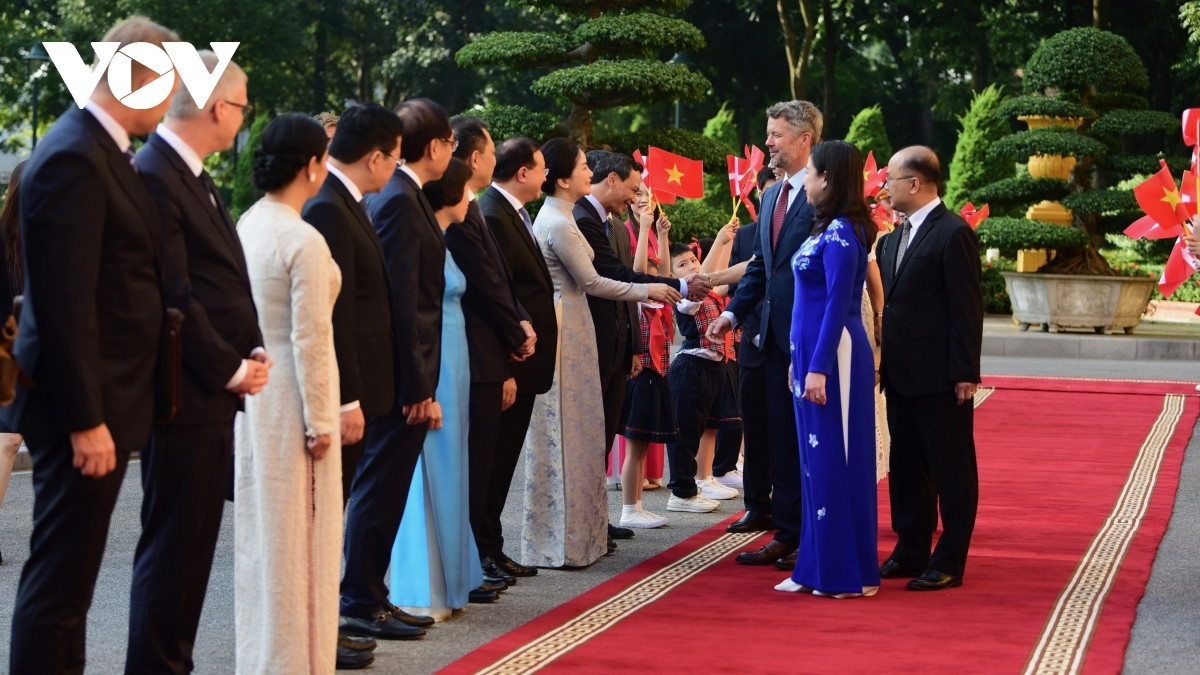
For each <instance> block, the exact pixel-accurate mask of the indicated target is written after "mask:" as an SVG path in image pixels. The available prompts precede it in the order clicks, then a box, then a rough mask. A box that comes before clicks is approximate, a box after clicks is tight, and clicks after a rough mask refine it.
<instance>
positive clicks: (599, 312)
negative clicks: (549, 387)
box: [574, 150, 712, 549]
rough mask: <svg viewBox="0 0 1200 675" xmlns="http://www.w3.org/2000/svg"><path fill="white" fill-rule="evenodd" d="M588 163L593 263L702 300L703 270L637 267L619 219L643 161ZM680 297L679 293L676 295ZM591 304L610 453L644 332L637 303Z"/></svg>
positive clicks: (586, 199) (595, 157)
mask: <svg viewBox="0 0 1200 675" xmlns="http://www.w3.org/2000/svg"><path fill="white" fill-rule="evenodd" d="M587 162H588V168H590V169H591V170H592V193H591V194H590V195H585V196H583V197H581V198H580V199H579V201H577V202H575V211H574V215H575V222H576V224H578V225H579V231H580V232H582V233H583V237H584V239H586V240H587V242H588V244H589V245H591V247H592V250H593V253H594V255H595V258H594V259H593V260H592V264H593V265H594V266H595V268H596V272H597V273H598V274H600V276H604V277H608V278H610V279H616V280H617V281H626V282H633V283H639V284H650V283H660V284H667V285H669V286H673V287H675V288H678V289H679V292H680V294H681V296H680V297H682V296H683V295H689V296H690V297H691V299H693V300H699V299H702V298H703V297H704V296H705V295H706V294H707V293H708V291H710V290H712V284H710V283H708V282H707V281H705V280H704V279H703V278H702V277H700V276H699V275H694V274H693V275H690V276H688V277H687V278H686V279H675V278H668V277H656V276H653V275H649V274H639V273H637V272H634V271H633V269H632V268H633V255H632V254H631V253H630V251H631V246H630V242H629V230H628V229H626V227H625V224H624V223H623V222H621V221H620V220H618V219H616V218H611V217H610V216H618V217H619V215H620V214H621V213H624V211H625V210H626V209H627V208H629V206H630V205H631V204H633V203H634V202H635V201H637V191H638V187H639V186H640V185H641V184H642V166H641V165H640V164H638V163H637V162H635V161H633V158H632V157H629V156H628V155H621V154H617V153H615V152H609V151H607V150H592V151H591V152H589V153H587ZM676 300H678V298H677V299H676ZM588 308H589V309H590V310H591V311H592V322H593V323H594V324H595V327H596V353H597V355H598V356H599V359H600V397H601V399H602V400H603V403H604V452H605V456H606V457H607V456H608V452H609V450H610V449H611V448H612V444H613V441H614V440H615V439H616V436H617V427H618V426H619V425H620V423H621V408H622V406H623V405H624V404H625V381H626V379H628V377H629V376H630V372H631V371H632V369H633V367H634V365H633V364H634V362H636V361H637V354H638V353H640V352H641V341H642V332H641V329H640V328H639V326H638V309H637V303H636V302H617V301H614V300H606V299H604V298H597V297H593V296H591V295H589V296H588ZM608 536H609V539H610V545H609V548H610V549H612V548H613V546H612V542H611V540H612V539H629V538H631V537H633V530H631V529H629V528H627V527H614V526H613V525H611V524H610V525H609V526H608Z"/></svg>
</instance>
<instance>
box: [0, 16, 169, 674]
mask: <svg viewBox="0 0 1200 675" xmlns="http://www.w3.org/2000/svg"><path fill="white" fill-rule="evenodd" d="M178 40H179V36H177V35H175V33H174V32H172V31H170V30H168V29H166V28H163V27H162V26H159V25H157V24H155V23H153V22H151V21H148V20H145V19H130V20H127V21H125V22H122V23H120V24H118V25H117V26H116V27H114V28H113V29H112V30H110V31H109V32H108V34H107V35H105V36H104V38H103V41H104V42H120V43H122V44H129V43H132V42H150V43H153V44H156V45H160V46H161V44H162V43H163V42H164V41H178ZM131 71H132V72H131V84H132V87H133V89H134V90H135V91H136V90H137V89H139V88H140V87H143V86H145V85H147V84H149V83H151V82H153V81H155V80H157V79H158V78H159V77H160V75H159V74H158V73H156V72H154V71H152V70H150V69H148V68H146V67H144V66H142V65H141V64H140V63H138V62H137V61H134V62H133V64H132V66H131ZM171 77H174V76H173V75H171ZM177 84H178V82H176V83H175V84H174V85H173V87H172V91H171V93H172V94H173V93H174V86H177ZM169 104H170V96H168V97H167V98H165V99H164V100H163V102H162V103H161V104H159V105H157V106H155V107H153V108H149V109H146V110H137V109H134V108H128V107H126V106H125V105H124V104H123V103H121V101H120V100H119V99H118V98H117V97H116V96H115V95H114V94H113V92H112V91H111V90H110V89H109V86H108V81H107V78H103V77H102V78H101V79H100V82H99V84H98V86H97V87H96V90H95V91H94V92H93V93H92V96H91V98H90V100H89V101H88V102H87V104H86V106H85V107H84V109H82V110H80V109H75V108H72V109H71V110H69V111H67V112H66V113H65V114H64V115H63V116H62V117H61V118H60V119H59V120H58V122H57V123H55V125H54V128H52V129H51V130H50V132H49V133H48V134H46V137H45V138H44V139H43V140H42V142H41V143H40V144H39V145H38V148H37V151H35V152H34V153H33V157H32V159H30V160H29V164H28V165H27V167H26V171H25V175H24V179H23V180H22V181H21V197H20V199H21V240H22V241H21V244H22V251H23V255H24V262H25V266H24V267H25V304H24V305H23V306H22V308H21V321H20V323H21V333H20V336H19V337H18V338H17V343H16V348H15V351H16V354H17V363H18V365H20V367H21V370H23V371H24V372H26V373H28V374H29V375H30V377H32V379H33V380H34V382H35V383H36V386H35V387H33V388H32V389H29V390H25V389H20V391H19V393H18V399H17V401H16V402H14V403H13V405H11V406H9V407H7V408H5V409H4V410H3V412H2V413H0V415H2V417H3V424H4V427H5V428H6V429H8V430H13V431H19V432H20V433H22V434H24V436H25V444H26V445H27V446H28V448H29V452H30V455H32V457H33V463H34V475H33V489H34V519H33V533H32V535H31V536H30V547H29V548H30V550H29V559H28V560H27V561H26V562H25V567H24V568H23V569H22V570H21V581H20V585H19V587H18V589H17V599H16V608H15V609H14V611H13V628H12V647H11V651H10V652H9V655H10V656H9V658H10V660H9V670H10V672H12V673H77V672H83V669H84V665H85V656H86V654H85V652H86V650H85V627H86V625H87V612H88V607H90V606H91V603H92V592H93V589H94V588H95V584H96V575H97V574H98V572H99V570H100V560H101V557H102V556H103V554H104V544H105V540H106V538H107V535H108V525H109V518H110V517H111V515H112V510H113V505H114V504H115V503H116V500H117V494H118V492H119V491H120V488H121V480H122V479H123V478H124V476H125V468H126V466H127V464H128V461H129V455H130V453H131V452H133V451H134V450H141V449H142V448H143V447H145V445H146V441H147V440H149V438H150V428H151V426H152V423H153V418H154V365H155V360H156V358H157V355H158V342H159V336H160V333H161V331H162V326H163V292H162V284H161V283H160V280H159V273H158V270H159V266H160V262H161V250H162V230H161V226H160V225H159V221H158V212H157V210H156V209H155V206H154V200H153V199H152V198H151V197H150V193H149V192H148V191H147V190H146V186H145V184H144V183H143V182H142V180H141V178H139V177H138V175H137V173H135V171H134V168H133V166H132V164H131V161H130V160H131V158H132V155H133V153H132V152H131V151H130V147H129V145H130V142H129V137H130V135H141V134H148V133H150V132H151V131H153V130H154V126H155V125H156V124H157V123H158V121H159V120H160V119H161V118H162V115H163V113H164V112H166V109H167V106H168V105H169Z"/></svg>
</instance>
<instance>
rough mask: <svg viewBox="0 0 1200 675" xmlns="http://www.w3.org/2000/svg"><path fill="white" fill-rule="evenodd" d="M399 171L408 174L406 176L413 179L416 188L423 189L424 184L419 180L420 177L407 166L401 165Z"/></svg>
mask: <svg viewBox="0 0 1200 675" xmlns="http://www.w3.org/2000/svg"><path fill="white" fill-rule="evenodd" d="M400 170H401V171H403V172H404V173H406V174H408V176H409V177H410V178H412V179H413V182H414V183H416V184H417V187H419V188H421V187H425V183H424V182H423V181H422V180H421V177H420V176H418V175H417V172H415V171H413V170H412V169H410V168H409V166H408V165H407V164H401V165H400Z"/></svg>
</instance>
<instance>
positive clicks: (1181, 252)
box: [1158, 237, 1196, 298]
mask: <svg viewBox="0 0 1200 675" xmlns="http://www.w3.org/2000/svg"><path fill="white" fill-rule="evenodd" d="M1195 271H1196V259H1195V258H1193V257H1192V254H1191V252H1190V251H1188V248H1187V245H1186V244H1184V243H1183V237H1180V238H1178V239H1176V240H1175V248H1174V249H1172V250H1171V255H1170V257H1169V258H1167V265H1166V267H1163V272H1162V276H1161V277H1159V279H1158V290H1159V291H1160V292H1161V293H1162V294H1163V297H1164V298H1168V297H1170V296H1171V294H1172V293H1174V292H1175V289H1177V288H1179V287H1180V286H1182V285H1183V282H1185V281H1187V279H1188V277H1190V276H1192V273H1193V272H1195Z"/></svg>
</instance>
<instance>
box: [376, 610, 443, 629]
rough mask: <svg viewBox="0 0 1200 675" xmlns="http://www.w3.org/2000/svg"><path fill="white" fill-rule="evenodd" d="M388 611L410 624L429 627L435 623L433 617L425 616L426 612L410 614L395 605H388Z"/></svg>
mask: <svg viewBox="0 0 1200 675" xmlns="http://www.w3.org/2000/svg"><path fill="white" fill-rule="evenodd" d="M387 609H388V613H389V614H391V615H392V616H394V617H396V618H397V619H399V620H400V622H401V623H405V624H408V625H409V626H419V627H421V628H427V627H429V626H432V625H433V617H432V616H425V615H424V614H409V613H408V612H406V611H404V610H402V609H400V608H399V607H397V606H395V605H388V608H387Z"/></svg>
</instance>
